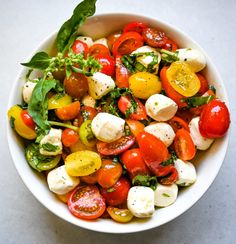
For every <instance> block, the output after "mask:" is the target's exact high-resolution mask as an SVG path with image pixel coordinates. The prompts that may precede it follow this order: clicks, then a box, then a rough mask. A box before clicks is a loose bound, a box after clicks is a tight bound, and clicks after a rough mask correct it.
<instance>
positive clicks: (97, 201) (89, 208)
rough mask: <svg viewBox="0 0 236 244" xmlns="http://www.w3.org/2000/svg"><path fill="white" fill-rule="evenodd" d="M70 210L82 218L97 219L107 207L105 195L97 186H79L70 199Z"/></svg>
mask: <svg viewBox="0 0 236 244" xmlns="http://www.w3.org/2000/svg"><path fill="white" fill-rule="evenodd" d="M68 208H69V210H70V212H71V213H72V214H73V215H74V216H76V217H78V218H81V219H97V218H99V217H100V216H101V215H102V214H103V213H104V211H105V209H106V204H105V201H104V199H103V197H102V196H101V195H100V193H99V190H98V188H97V187H96V186H79V187H77V188H76V189H75V190H74V191H72V193H71V195H70V197H69V199H68Z"/></svg>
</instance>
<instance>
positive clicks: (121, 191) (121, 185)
mask: <svg viewBox="0 0 236 244" xmlns="http://www.w3.org/2000/svg"><path fill="white" fill-rule="evenodd" d="M130 187H131V185H130V182H129V181H128V180H127V179H126V178H124V177H121V178H120V179H119V180H118V181H117V182H116V184H115V185H114V186H112V188H109V189H106V188H101V195H102V196H103V197H104V198H105V201H106V203H107V204H108V205H110V206H117V205H120V204H122V203H123V202H124V201H126V199H127V196H128V192H129V189H130Z"/></svg>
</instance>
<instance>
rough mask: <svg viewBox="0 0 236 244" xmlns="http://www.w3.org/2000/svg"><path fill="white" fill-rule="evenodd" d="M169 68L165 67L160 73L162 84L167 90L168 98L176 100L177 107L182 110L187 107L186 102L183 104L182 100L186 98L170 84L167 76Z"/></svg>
mask: <svg viewBox="0 0 236 244" xmlns="http://www.w3.org/2000/svg"><path fill="white" fill-rule="evenodd" d="M168 68H169V67H168V66H165V67H163V68H162V69H161V72H160V78H161V84H162V87H163V89H164V90H165V92H166V94H167V96H168V97H169V98H171V99H172V100H174V101H175V102H176V103H177V105H178V106H179V107H180V108H183V107H185V106H187V104H186V103H185V102H181V99H183V98H185V97H184V96H183V95H181V94H179V93H178V92H177V91H176V90H175V89H174V88H173V87H172V86H171V85H170V83H169V81H168V79H167V76H166V71H167V70H168Z"/></svg>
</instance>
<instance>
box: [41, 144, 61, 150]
mask: <svg viewBox="0 0 236 244" xmlns="http://www.w3.org/2000/svg"><path fill="white" fill-rule="evenodd" d="M41 147H42V148H43V149H44V150H45V151H48V152H56V151H57V150H58V149H60V148H59V146H55V145H53V144H51V143H45V144H42V145H41Z"/></svg>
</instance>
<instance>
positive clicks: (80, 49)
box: [71, 40, 89, 58]
mask: <svg viewBox="0 0 236 244" xmlns="http://www.w3.org/2000/svg"><path fill="white" fill-rule="evenodd" d="M71 49H72V51H73V53H75V54H80V53H83V54H84V57H85V58H86V57H87V54H88V51H89V48H88V45H87V44H86V43H84V42H82V41H80V40H75V42H74V43H73V45H72V46H71Z"/></svg>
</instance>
